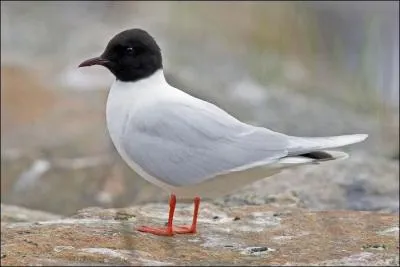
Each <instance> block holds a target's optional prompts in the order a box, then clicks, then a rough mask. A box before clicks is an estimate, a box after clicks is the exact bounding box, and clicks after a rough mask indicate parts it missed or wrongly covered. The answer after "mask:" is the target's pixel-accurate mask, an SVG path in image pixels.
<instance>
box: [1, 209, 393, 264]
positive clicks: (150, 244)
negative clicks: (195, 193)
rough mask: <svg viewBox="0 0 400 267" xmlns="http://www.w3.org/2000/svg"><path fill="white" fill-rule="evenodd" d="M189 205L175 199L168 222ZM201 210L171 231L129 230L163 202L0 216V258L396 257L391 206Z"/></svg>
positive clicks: (336, 260)
mask: <svg viewBox="0 0 400 267" xmlns="http://www.w3.org/2000/svg"><path fill="white" fill-rule="evenodd" d="M4 207H5V206H2V210H3V208H4ZM191 212H192V206H191V205H187V204H178V206H177V211H176V219H175V223H176V224H183V223H186V222H189V221H190V216H191ZM200 212H201V215H200V218H199V227H198V230H199V231H198V233H197V234H195V235H175V236H174V237H159V236H153V235H149V234H145V233H140V232H138V231H136V230H135V227H138V226H140V225H143V224H146V225H148V224H150V225H163V224H164V223H165V221H166V219H167V218H166V215H167V205H165V204H147V205H144V206H133V207H129V208H124V209H102V208H87V209H84V210H80V211H79V212H77V213H76V214H74V215H73V216H71V217H68V218H63V219H51V218H49V219H51V220H48V221H40V222H2V232H1V251H2V252H1V265H28V264H29V265H70V266H71V265H75V266H76V265H82V264H85V265H95V266H106V265H108V266H110V265H399V238H398V235H399V227H398V226H399V217H398V214H396V215H393V214H386V213H374V212H357V211H318V212H313V211H309V210H305V209H300V208H297V207H285V208H283V207H275V206H272V205H262V206H241V207H230V208H220V207H218V206H215V205H213V204H211V203H207V202H205V203H203V204H202V205H201V210H200Z"/></svg>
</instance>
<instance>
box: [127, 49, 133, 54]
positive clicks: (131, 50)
mask: <svg viewBox="0 0 400 267" xmlns="http://www.w3.org/2000/svg"><path fill="white" fill-rule="evenodd" d="M126 52H128V53H129V54H133V52H134V49H133V47H127V48H126Z"/></svg>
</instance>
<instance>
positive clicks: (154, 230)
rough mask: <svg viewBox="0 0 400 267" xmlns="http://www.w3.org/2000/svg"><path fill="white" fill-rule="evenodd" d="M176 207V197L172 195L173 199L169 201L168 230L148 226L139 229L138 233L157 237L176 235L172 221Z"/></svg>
mask: <svg viewBox="0 0 400 267" xmlns="http://www.w3.org/2000/svg"><path fill="white" fill-rule="evenodd" d="M175 206H176V196H175V195H174V194H171V197H170V199H169V216H168V224H167V227H166V228H153V227H148V226H141V227H139V228H138V231H140V232H145V233H151V234H155V235H163V236H172V235H173V234H174V232H173V229H172V221H173V218H174V212H175Z"/></svg>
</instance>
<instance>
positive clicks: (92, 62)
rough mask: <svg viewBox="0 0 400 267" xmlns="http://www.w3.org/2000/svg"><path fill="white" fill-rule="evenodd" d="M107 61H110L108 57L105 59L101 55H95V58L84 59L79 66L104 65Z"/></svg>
mask: <svg viewBox="0 0 400 267" xmlns="http://www.w3.org/2000/svg"><path fill="white" fill-rule="evenodd" d="M107 63H109V61H108V60H107V59H104V58H101V57H94V58H91V59H88V60H85V61H83V62H82V63H81V64H79V66H78V68H80V67H89V66H93V65H101V66H104V65H105V64H107Z"/></svg>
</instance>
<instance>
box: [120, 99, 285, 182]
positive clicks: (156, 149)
mask: <svg viewBox="0 0 400 267" xmlns="http://www.w3.org/2000/svg"><path fill="white" fill-rule="evenodd" d="M123 136H124V137H123V140H122V142H123V146H124V149H125V151H126V153H127V155H128V156H129V157H130V158H131V160H133V161H134V162H135V163H136V164H138V165H139V166H140V167H141V168H142V169H143V170H144V171H146V172H147V173H148V174H150V175H151V176H153V177H156V178H158V179H160V180H161V181H163V182H165V183H167V184H170V185H173V186H187V185H192V184H197V183H200V182H202V181H205V180H207V179H209V178H212V177H214V176H216V175H218V174H222V173H227V172H231V171H234V170H239V169H241V170H244V169H246V168H249V167H251V166H257V165H263V164H267V163H269V162H272V161H274V160H276V159H279V158H282V157H284V156H286V155H287V154H288V152H287V149H286V147H287V138H286V136H285V135H281V134H279V133H275V132H273V131H270V130H267V129H265V128H261V127H254V126H251V125H247V124H244V123H242V122H240V121H238V120H236V119H235V118H234V117H232V116H230V115H229V114H228V113H226V112H225V111H223V110H221V109H219V108H218V107H216V106H214V105H213V104H210V103H207V102H198V103H197V104H196V105H190V106H189V105H187V104H185V103H165V104H162V105H157V106H152V107H149V108H146V109H145V110H143V111H138V113H135V115H134V116H132V118H131V119H130V120H129V123H128V125H127V127H126V129H125V132H124V135H123Z"/></svg>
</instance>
